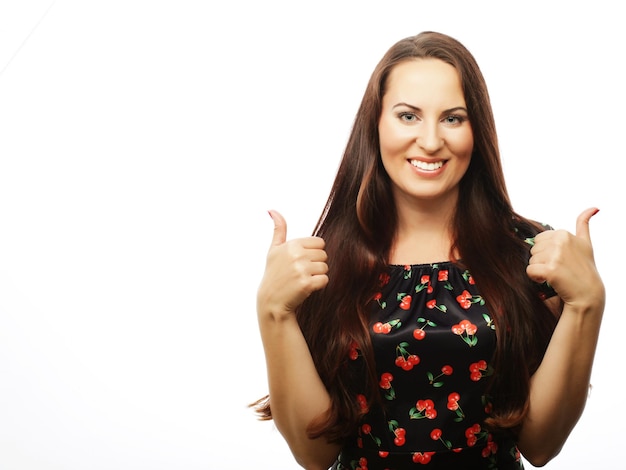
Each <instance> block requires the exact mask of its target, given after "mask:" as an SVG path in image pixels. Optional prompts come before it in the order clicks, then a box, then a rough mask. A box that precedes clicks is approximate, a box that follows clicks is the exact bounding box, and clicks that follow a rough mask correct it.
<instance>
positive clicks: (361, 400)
mask: <svg viewBox="0 0 626 470" xmlns="http://www.w3.org/2000/svg"><path fill="white" fill-rule="evenodd" d="M356 402H357V404H358V405H359V409H360V410H361V411H362V412H365V413H367V411H368V408H369V407H368V406H367V398H365V395H362V394H358V395H357V396H356Z"/></svg>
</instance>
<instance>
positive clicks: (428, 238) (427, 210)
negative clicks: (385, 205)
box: [389, 204, 455, 264]
mask: <svg viewBox="0 0 626 470" xmlns="http://www.w3.org/2000/svg"><path fill="white" fill-rule="evenodd" d="M397 208H398V226H397V228H396V233H395V236H394V241H393V244H392V249H391V253H390V260H389V262H390V263H391V264H428V263H436V262H441V261H448V260H449V259H450V250H451V248H452V217H453V215H454V209H455V205H453V204H420V205H417V204H413V205H404V206H403V205H397Z"/></svg>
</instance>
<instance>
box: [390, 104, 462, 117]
mask: <svg viewBox="0 0 626 470" xmlns="http://www.w3.org/2000/svg"><path fill="white" fill-rule="evenodd" d="M399 106H406V107H407V108H411V109H412V110H413V111H421V108H418V107H417V106H413V105H412V104H409V103H404V102H401V103H396V104H394V105H393V107H392V108H391V109H396V108H397V107H399ZM456 111H464V112H466V113H467V109H466V108H464V107H463V106H455V107H454V108H450V109H445V110H444V111H443V113H442V114H446V113H453V112H456Z"/></svg>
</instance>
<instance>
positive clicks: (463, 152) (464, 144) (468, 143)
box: [448, 132, 474, 160]
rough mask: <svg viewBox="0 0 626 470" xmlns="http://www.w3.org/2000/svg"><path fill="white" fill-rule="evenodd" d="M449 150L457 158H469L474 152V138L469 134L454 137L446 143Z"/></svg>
mask: <svg viewBox="0 0 626 470" xmlns="http://www.w3.org/2000/svg"><path fill="white" fill-rule="evenodd" d="M448 145H449V147H450V150H451V151H452V152H453V153H454V154H455V155H456V156H457V157H459V158H467V159H468V160H469V158H470V157H471V156H472V151H473V150H474V136H473V135H472V133H471V132H464V133H462V134H459V135H456V136H454V139H452V140H449V141H448Z"/></svg>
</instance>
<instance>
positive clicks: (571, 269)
mask: <svg viewBox="0 0 626 470" xmlns="http://www.w3.org/2000/svg"><path fill="white" fill-rule="evenodd" d="M597 212H598V209H595V208H590V209H587V210H585V211H583V212H582V213H581V214H580V215H579V216H578V219H577V220H576V234H575V235H574V234H571V233H569V232H567V231H565V230H547V231H545V232H542V233H540V234H538V235H537V236H536V237H535V245H534V246H533V247H532V249H531V250H530V254H531V257H530V261H529V263H528V267H527V269H526V273H527V274H528V277H530V278H531V279H532V280H533V281H535V282H544V281H547V282H548V284H550V285H551V286H552V288H553V289H554V290H555V291H556V293H557V294H558V295H559V297H560V298H561V299H562V300H563V302H565V303H567V304H570V305H579V306H581V307H586V306H589V305H593V304H596V303H598V302H603V301H604V285H603V283H602V280H601V279H600V275H599V274H598V271H597V269H596V265H595V261H594V257H593V247H592V245H591V237H590V234H589V220H590V219H591V217H593V216H594V215H595V214H596V213H597Z"/></svg>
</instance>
